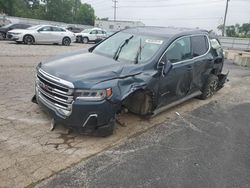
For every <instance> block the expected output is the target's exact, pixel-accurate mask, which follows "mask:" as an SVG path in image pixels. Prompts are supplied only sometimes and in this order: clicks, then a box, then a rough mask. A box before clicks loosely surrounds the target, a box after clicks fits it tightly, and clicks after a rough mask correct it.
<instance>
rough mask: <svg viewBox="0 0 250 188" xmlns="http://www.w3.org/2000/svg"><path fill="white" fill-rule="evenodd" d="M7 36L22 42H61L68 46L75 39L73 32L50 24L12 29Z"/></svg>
mask: <svg viewBox="0 0 250 188" xmlns="http://www.w3.org/2000/svg"><path fill="white" fill-rule="evenodd" d="M7 36H8V38H9V39H11V40H14V41H16V42H17V43H24V44H62V45H65V46H69V45H70V44H71V42H74V41H75V34H74V33H72V32H71V31H68V30H67V29H63V28H61V27H57V26H51V25H36V26H33V27H30V28H27V29H14V30H11V31H9V32H8V34H7Z"/></svg>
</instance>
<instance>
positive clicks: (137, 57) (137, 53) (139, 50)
mask: <svg viewBox="0 0 250 188" xmlns="http://www.w3.org/2000/svg"><path fill="white" fill-rule="evenodd" d="M143 48H144V45H143V46H141V38H140V46H139V49H138V51H137V52H136V56H135V64H138V62H139V57H140V59H141V51H142V49H143Z"/></svg>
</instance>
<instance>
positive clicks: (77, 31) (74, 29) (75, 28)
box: [66, 26, 83, 33]
mask: <svg viewBox="0 0 250 188" xmlns="http://www.w3.org/2000/svg"><path fill="white" fill-rule="evenodd" d="M66 29H67V30H69V31H71V32H73V33H80V32H82V31H83V29H81V28H78V27H73V26H71V27H67V28H66Z"/></svg>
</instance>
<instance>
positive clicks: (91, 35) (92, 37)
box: [76, 28, 107, 44]
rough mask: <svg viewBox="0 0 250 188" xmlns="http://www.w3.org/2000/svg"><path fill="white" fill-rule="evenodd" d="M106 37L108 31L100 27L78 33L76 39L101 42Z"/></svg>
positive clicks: (86, 41) (85, 42) (84, 41)
mask: <svg viewBox="0 0 250 188" xmlns="http://www.w3.org/2000/svg"><path fill="white" fill-rule="evenodd" d="M106 37H107V33H106V31H104V30H102V29H100V28H92V29H85V30H83V31H82V32H81V33H76V41H77V42H82V43H84V44H87V43H88V42H99V41H101V40H103V39H105V38H106Z"/></svg>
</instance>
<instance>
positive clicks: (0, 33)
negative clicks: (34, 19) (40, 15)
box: [0, 23, 31, 40]
mask: <svg viewBox="0 0 250 188" xmlns="http://www.w3.org/2000/svg"><path fill="white" fill-rule="evenodd" d="M30 26H31V25H28V24H21V23H18V24H9V25H5V26H3V27H1V28H0V40H3V39H6V34H7V32H8V31H10V30H12V29H26V28H28V27H30Z"/></svg>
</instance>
